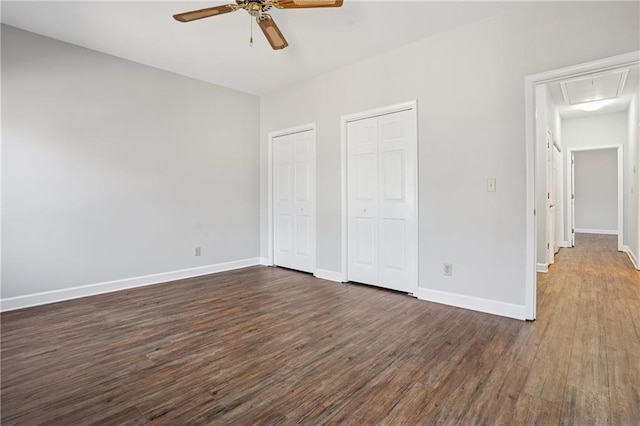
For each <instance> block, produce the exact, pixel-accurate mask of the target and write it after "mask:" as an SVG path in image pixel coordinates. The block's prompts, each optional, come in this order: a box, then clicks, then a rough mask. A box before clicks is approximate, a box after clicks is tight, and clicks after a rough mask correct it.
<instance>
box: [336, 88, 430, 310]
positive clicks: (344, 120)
mask: <svg viewBox="0 0 640 426" xmlns="http://www.w3.org/2000/svg"><path fill="white" fill-rule="evenodd" d="M402 111H412V113H413V114H414V115H415V123H416V126H415V128H414V129H411V131H412V132H414V134H413V137H414V138H415V140H416V144H417V143H418V142H419V141H418V101H417V100H416V99H414V100H411V101H407V102H402V103H398V104H394V105H389V106H384V107H380V108H375V109H370V110H367V111H361V112H356V113H353V114H348V115H343V116H342V117H340V139H341V146H340V154H341V165H340V168H341V171H340V174H341V191H342V209H341V210H342V211H341V215H342V232H341V237H342V238H341V240H342V241H341V248H342V270H341V273H340V274H341V276H342V279H341V281H342V282H347V281H348V280H349V279H348V276H349V274H348V267H349V266H348V265H349V263H348V260H349V259H348V247H347V244H348V243H347V241H348V239H347V236H348V232H347V227H348V217H347V214H348V209H347V207H348V199H347V195H348V194H347V193H348V187H347V176H348V175H347V171H348V170H347V167H348V157H347V124H348V123H349V122H352V121H358V120H364V119H367V118H372V117H379V116H381V115H388V114H393V113H396V112H402ZM415 162H416V164H415V167H416V182H415V187H416V206H415V212H414V214H415V218H416V225H417V228H418V229H420V221H419V217H418V210H419V209H418V205H419V202H420V200H419V194H420V187H419V182H420V179H419V176H420V169H419V167H418V165H419V161H418V152H417V150H416V156H415ZM419 241H420V240H419V238H418V246H417V247H416V250H417V253H416V259H417V262H416V263H417V264H416V265H415V267H416V271H415V274H416V276H417V279H416V287H415V289H414V291H413V295H414V296H416V297H417V296H418V288H419V286H420V285H419V282H420V275H419V270H420V268H419V266H418V265H419V263H420V262H419V251H420V247H419V246H420V244H419Z"/></svg>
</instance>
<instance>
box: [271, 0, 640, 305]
mask: <svg viewBox="0 0 640 426" xmlns="http://www.w3.org/2000/svg"><path fill="white" fill-rule="evenodd" d="M639 12H640V11H639V5H638V3H636V2H625V3H610V2H607V3H606V4H603V3H573V2H566V3H556V2H549V3H547V2H545V3H540V4H534V5H530V8H529V10H528V11H519V12H517V13H513V14H509V15H504V16H499V17H495V18H491V19H487V20H484V21H481V22H477V23H473V24H469V25H465V26H463V27H459V28H457V29H454V30H451V31H449V32H446V33H442V34H439V35H436V36H433V37H429V38H426V39H423V40H419V41H417V42H415V43H412V44H410V45H407V46H404V47H401V48H398V49H395V50H392V51H390V52H388V53H385V54H382V55H379V56H375V57H372V58H370V59H367V60H364V61H362V62H359V63H356V64H354V65H351V66H348V67H345V68H342V69H338V70H335V71H333V72H331V73H328V74H325V75H323V76H320V77H318V78H314V79H311V80H309V81H306V82H303V83H300V84H297V85H294V86H292V87H290V88H289V89H288V90H284V91H282V92H279V93H275V94H271V95H268V96H264V97H262V98H261V111H262V112H261V132H260V134H261V147H262V149H261V155H262V159H261V163H262V175H261V177H262V188H261V191H262V204H261V206H262V253H263V255H264V254H266V251H267V250H266V249H267V238H266V229H267V226H266V225H267V224H266V220H267V219H266V218H267V215H266V209H267V203H266V200H267V197H266V194H267V168H266V164H267V161H266V146H267V138H266V135H267V133H268V132H270V131H275V130H279V129H284V128H289V127H293V126H296V125H300V124H303V123H309V122H314V121H315V122H316V123H317V126H318V127H317V128H318V141H317V144H318V149H317V157H318V158H317V164H318V179H317V182H318V186H317V196H318V204H317V205H318V218H317V224H318V234H317V235H318V246H317V253H318V262H317V265H318V268H320V269H324V270H328V271H341V269H342V265H341V184H340V162H341V160H340V117H341V116H342V115H345V114H350V113H354V112H358V111H363V110H367V109H372V108H376V107H380V106H383V105H390V104H394V103H398V102H403V101H407V100H411V99H417V100H418V129H419V168H420V172H419V173H420V175H419V196H420V205H419V227H420V231H419V250H420V259H419V263H420V265H419V274H420V286H421V287H422V288H428V289H433V290H440V291H444V292H450V293H457V294H460V295H465V296H473V297H479V298H484V299H490V300H494V301H499V302H506V303H511V304H517V305H524V302H525V269H526V268H525V198H526V186H525V112H524V105H525V102H524V77H525V76H526V75H530V74H535V73H539V72H543V71H547V70H552V69H557V68H561V67H564V66H569V65H573V64H578V63H583V62H588V61H592V60H596V59H600V58H604V57H609V56H613V55H617V54H621V53H626V52H630V51H634V50H638V49H639V48H640V43H639V39H638V31H639V28H640V27H639V15H640V13H639ZM577 16H579V19H577V18H576V17H577ZM489 177H495V178H497V192H495V193H487V192H486V190H485V188H486V179H487V178H489ZM445 261H446V262H451V263H452V264H453V270H454V274H453V276H452V277H444V276H443V275H442V264H443V262H445Z"/></svg>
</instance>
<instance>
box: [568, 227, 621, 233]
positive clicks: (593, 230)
mask: <svg viewBox="0 0 640 426" xmlns="http://www.w3.org/2000/svg"><path fill="white" fill-rule="evenodd" d="M576 234H602V235H618V230H617V229H589V228H576Z"/></svg>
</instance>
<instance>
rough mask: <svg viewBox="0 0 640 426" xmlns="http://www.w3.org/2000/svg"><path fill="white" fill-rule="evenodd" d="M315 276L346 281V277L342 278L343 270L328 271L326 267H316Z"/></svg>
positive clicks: (338, 281)
mask: <svg viewBox="0 0 640 426" xmlns="http://www.w3.org/2000/svg"><path fill="white" fill-rule="evenodd" d="M313 276H314V277H316V278H320V279H323V280H327V281H335V282H337V283H342V282H344V279H343V278H342V272H335V271H327V270H326V269H316V272H315V273H314V274H313Z"/></svg>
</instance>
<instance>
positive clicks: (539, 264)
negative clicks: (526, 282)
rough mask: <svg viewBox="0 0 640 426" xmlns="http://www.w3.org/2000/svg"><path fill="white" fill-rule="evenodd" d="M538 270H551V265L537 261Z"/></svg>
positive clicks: (545, 271)
mask: <svg viewBox="0 0 640 426" xmlns="http://www.w3.org/2000/svg"><path fill="white" fill-rule="evenodd" d="M536 272H543V273H547V272H549V265H547V264H544V263H536Z"/></svg>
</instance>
